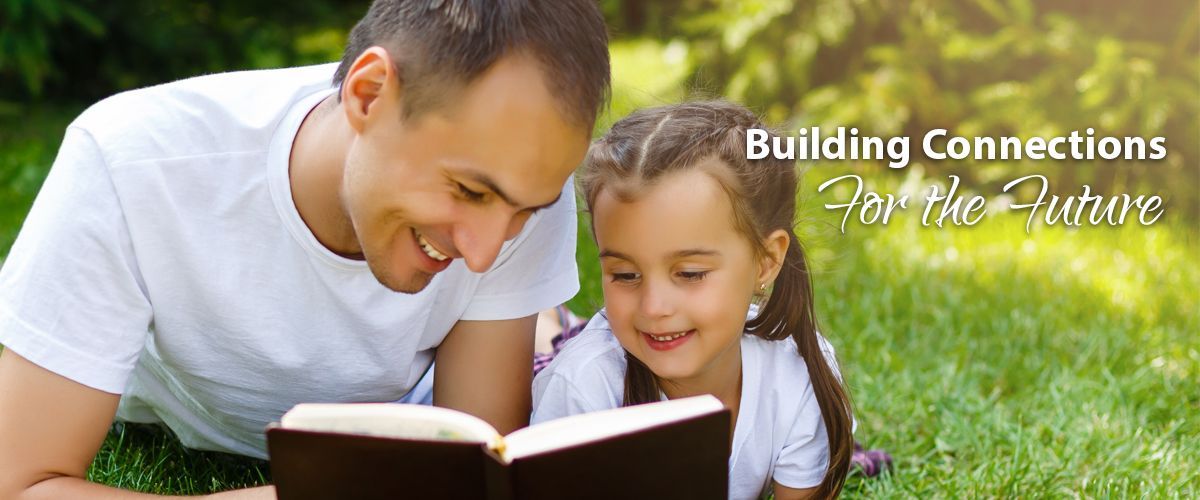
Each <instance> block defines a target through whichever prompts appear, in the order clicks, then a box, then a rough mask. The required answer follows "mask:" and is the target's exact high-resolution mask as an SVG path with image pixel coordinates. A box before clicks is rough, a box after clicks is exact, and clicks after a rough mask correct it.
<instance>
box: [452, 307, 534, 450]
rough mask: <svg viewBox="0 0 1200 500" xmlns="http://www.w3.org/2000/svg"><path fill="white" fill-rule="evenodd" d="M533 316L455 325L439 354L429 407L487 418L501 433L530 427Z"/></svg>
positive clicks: (462, 322)
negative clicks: (451, 409) (433, 406)
mask: <svg viewBox="0 0 1200 500" xmlns="http://www.w3.org/2000/svg"><path fill="white" fill-rule="evenodd" d="M536 324H537V316H536V315H532V316H528V317H525V318H520V319H510V320H501V321H465V320H463V321H459V322H458V323H456V324H455V325H454V328H451V329H450V333H449V334H447V335H446V338H445V340H443V341H442V345H441V346H439V347H438V350H437V364H436V365H435V366H436V368H435V371H434V377H433V404H434V405H437V406H442V407H446V408H453V409H455V410H459V411H463V412H466V413H469V414H471V415H475V416H477V417H479V418H482V419H484V420H486V421H487V422H488V423H489V424H492V426H493V427H495V428H496V430H498V431H500V433H501V434H507V433H509V432H512V431H514V430H517V429H520V428H521V427H525V426H527V425H529V410H530V405H531V404H532V403H531V401H530V394H529V386H530V383H531V382H532V381H533V332H534V326H535V325H536Z"/></svg>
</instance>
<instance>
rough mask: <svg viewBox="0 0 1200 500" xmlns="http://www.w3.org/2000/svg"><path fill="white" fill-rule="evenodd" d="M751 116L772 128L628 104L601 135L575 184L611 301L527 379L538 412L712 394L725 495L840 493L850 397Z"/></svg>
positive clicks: (712, 108)
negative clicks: (725, 446) (721, 427)
mask: <svg viewBox="0 0 1200 500" xmlns="http://www.w3.org/2000/svg"><path fill="white" fill-rule="evenodd" d="M749 128H764V129H765V127H764V126H763V125H762V124H760V123H759V122H758V120H757V119H756V117H755V116H754V115H753V114H752V113H750V112H749V111H747V110H746V109H744V108H741V107H739V106H735V105H732V104H729V103H725V102H698V103H689V104H681V105H675V106H665V107H659V108H652V109H646V110H641V111H638V112H635V113H633V114H632V115H630V116H629V117H627V118H625V119H623V120H621V121H619V122H617V123H616V124H615V125H613V127H612V130H611V131H610V132H609V133H608V135H606V136H605V137H604V138H602V139H600V140H599V141H597V142H596V143H595V144H594V145H593V147H592V149H591V151H590V152H589V153H588V158H587V160H586V163H585V166H584V167H583V171H582V172H581V173H580V178H581V184H582V189H581V192H582V193H583V195H584V196H585V198H586V201H587V207H588V209H589V210H590V211H591V214H592V229H593V233H594V235H595V237H596V243H597V246H598V247H599V250H600V265H601V268H602V270H603V280H604V285H603V286H604V302H605V309H603V310H601V311H600V312H599V313H597V314H596V316H595V317H593V318H592V320H591V321H590V322H589V323H588V325H587V327H586V328H585V329H584V331H583V332H582V333H581V334H579V335H578V336H576V337H574V338H572V339H571V340H570V341H568V342H566V344H565V346H564V347H563V349H562V351H561V352H559V353H558V354H557V356H556V357H555V358H554V360H553V362H552V363H551V364H550V365H549V366H548V367H546V368H545V369H544V370H542V371H541V372H540V373H539V374H538V376H537V377H536V379H535V380H534V386H533V392H534V412H533V417H532V420H533V422H534V423H538V422H542V421H546V420H552V419H555V418H559V417H564V416H567V415H572V414H576V413H584V412H591V411H598V410H604V409H610V408H615V407H620V406H629V405H636V404H641V403H647V402H652V401H659V400H661V399H663V398H680V397H687V396H693V395H698V394H712V395H714V396H716V397H717V398H719V399H720V400H721V401H722V402H723V403H724V404H725V406H726V407H728V408H729V410H730V411H731V412H732V416H733V420H732V421H733V423H734V426H733V429H731V439H732V446H731V450H732V453H731V455H730V457H729V498H733V499H743V498H758V497H759V496H761V495H763V494H765V493H774V495H775V498H777V499H790V498H807V497H819V498H826V497H833V496H836V495H837V493H838V492H839V491H840V490H841V487H842V483H843V482H844V480H845V477H846V472H847V468H848V465H849V460H850V455H851V452H852V449H853V440H852V434H851V432H852V431H851V426H852V423H851V415H850V402H849V398H848V396H847V394H846V390H845V389H844V388H843V386H842V384H841V381H840V377H839V375H838V373H837V371H836V369H835V368H834V356H833V353H832V349H831V348H830V347H829V346H828V343H826V342H824V340H823V339H822V338H821V337H820V336H819V335H818V333H817V327H816V322H815V319H814V317H813V297H812V286H811V283H810V280H809V275H808V265H807V263H806V261H805V257H804V252H803V251H802V250H801V248H800V244H799V242H798V241H797V240H796V236H795V234H794V233H793V231H792V224H793V220H794V217H795V204H796V203H795V199H796V174H795V171H794V170H793V164H792V163H791V162H788V161H780V160H774V159H764V160H753V161H750V160H747V159H746V130H747V129H749ZM752 302H754V303H756V304H762V305H761V307H758V306H757V305H756V306H753V307H752ZM747 311H749V316H748V315H747ZM614 480H619V478H614ZM681 480H686V478H681Z"/></svg>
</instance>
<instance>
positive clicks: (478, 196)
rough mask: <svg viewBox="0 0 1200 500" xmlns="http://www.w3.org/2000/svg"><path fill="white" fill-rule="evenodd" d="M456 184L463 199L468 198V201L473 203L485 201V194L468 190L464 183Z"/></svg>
mask: <svg viewBox="0 0 1200 500" xmlns="http://www.w3.org/2000/svg"><path fill="white" fill-rule="evenodd" d="M455 184H458V193H459V194H461V195H462V196H463V198H466V199H467V201H471V202H480V201H483V193H480V192H478V191H471V190H470V189H467V186H464V185H463V183H461V182H456V183H455Z"/></svg>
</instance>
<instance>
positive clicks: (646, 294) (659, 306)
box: [639, 280, 675, 318]
mask: <svg viewBox="0 0 1200 500" xmlns="http://www.w3.org/2000/svg"><path fill="white" fill-rule="evenodd" d="M642 290H643V292H642V296H641V302H640V304H639V305H640V309H641V313H642V315H644V316H645V317H647V318H662V317H667V316H670V315H672V314H674V313H675V306H674V297H673V293H672V288H671V286H670V285H669V284H666V283H658V282H654V281H652V280H645V281H643V287H642Z"/></svg>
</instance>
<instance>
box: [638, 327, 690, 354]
mask: <svg viewBox="0 0 1200 500" xmlns="http://www.w3.org/2000/svg"><path fill="white" fill-rule="evenodd" d="M638 331H639V332H640V333H641V334H642V336H643V337H644V338H645V340H646V344H647V345H649V346H650V348H651V349H654V350H656V351H669V350H671V349H674V348H676V347H679V346H680V345H682V344H683V343H684V342H687V341H688V340H689V339H691V338H692V334H693V333H696V330H694V329H693V330H687V331H683V332H674V333H650V332H643V331H641V330H638Z"/></svg>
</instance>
